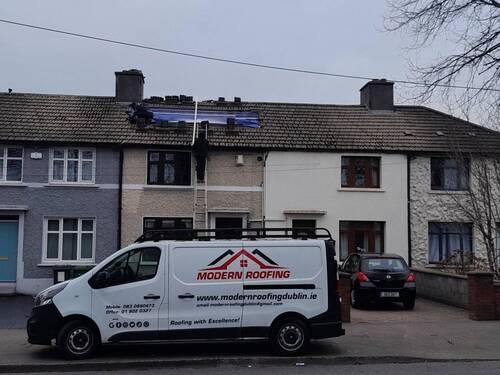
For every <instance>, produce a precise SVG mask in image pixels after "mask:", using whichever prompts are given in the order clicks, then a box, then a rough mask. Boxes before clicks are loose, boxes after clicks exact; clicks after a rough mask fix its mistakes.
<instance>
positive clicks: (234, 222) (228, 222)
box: [215, 216, 243, 238]
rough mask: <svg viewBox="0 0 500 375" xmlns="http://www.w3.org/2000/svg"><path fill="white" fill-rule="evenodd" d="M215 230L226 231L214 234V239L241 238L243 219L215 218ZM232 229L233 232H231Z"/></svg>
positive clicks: (230, 217) (232, 217) (233, 217)
mask: <svg viewBox="0 0 500 375" xmlns="http://www.w3.org/2000/svg"><path fill="white" fill-rule="evenodd" d="M215 229H228V230H225V231H220V232H216V233H215V238H232V237H237V236H242V235H243V231H242V230H241V229H243V217H241V216H228V217H225V216H219V217H216V218H215ZM231 229H234V230H231Z"/></svg>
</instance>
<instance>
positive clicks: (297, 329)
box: [271, 319, 310, 356]
mask: <svg viewBox="0 0 500 375" xmlns="http://www.w3.org/2000/svg"><path fill="white" fill-rule="evenodd" d="M309 341H310V333H309V328H308V327H307V325H306V324H305V323H304V322H303V321H301V320H300V319H290V320H285V321H282V322H280V323H278V324H277V325H276V327H275V328H274V329H273V330H272V333H271V344H272V346H273V351H274V352H275V353H276V354H278V355H284V356H294V355H299V354H301V353H303V352H304V351H305V350H306V349H307V347H308V346H309Z"/></svg>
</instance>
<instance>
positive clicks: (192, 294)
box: [160, 241, 243, 337]
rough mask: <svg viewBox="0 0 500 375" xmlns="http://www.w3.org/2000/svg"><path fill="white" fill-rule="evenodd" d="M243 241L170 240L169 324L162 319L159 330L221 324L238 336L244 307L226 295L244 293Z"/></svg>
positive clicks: (217, 327)
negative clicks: (173, 241) (172, 241)
mask: <svg viewBox="0 0 500 375" xmlns="http://www.w3.org/2000/svg"><path fill="white" fill-rule="evenodd" d="M242 245H243V244H242V241H226V242H222V241H213V242H196V243H192V242H186V243H182V242H181V243H171V244H169V255H170V256H169V260H170V264H169V272H170V286H169V319H168V325H165V324H164V322H163V321H162V324H161V326H160V331H165V330H171V331H181V330H186V329H188V330H189V329H191V330H204V329H220V328H223V329H225V330H227V329H230V330H228V331H227V332H231V333H230V335H234V337H239V336H240V329H241V317H242V313H243V308H242V306H241V303H239V301H238V300H231V301H229V300H227V299H226V296H234V295H242V294H243V279H242V273H243V267H242V259H243V256H242V254H243V252H242ZM225 335H228V334H227V333H225ZM169 336H175V334H174V333H169Z"/></svg>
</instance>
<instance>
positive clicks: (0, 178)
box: [0, 145, 24, 184]
mask: <svg viewBox="0 0 500 375" xmlns="http://www.w3.org/2000/svg"><path fill="white" fill-rule="evenodd" d="M9 148H17V149H20V150H21V156H15V157H14V156H8V150H9ZM0 149H2V150H3V156H1V157H0V160H2V162H3V164H2V170H1V171H0V172H1V173H0V183H6V184H16V183H17V184H19V183H22V182H23V178H24V175H23V172H24V147H22V146H14V145H13V146H8V145H7V146H0ZM8 160H21V179H20V180H7V164H8Z"/></svg>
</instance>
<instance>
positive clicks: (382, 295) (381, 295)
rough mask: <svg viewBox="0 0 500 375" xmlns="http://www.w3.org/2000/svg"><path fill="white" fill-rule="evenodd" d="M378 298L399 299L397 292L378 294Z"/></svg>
mask: <svg viewBox="0 0 500 375" xmlns="http://www.w3.org/2000/svg"><path fill="white" fill-rule="evenodd" d="M380 297H386V298H397V297H399V292H380Z"/></svg>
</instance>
